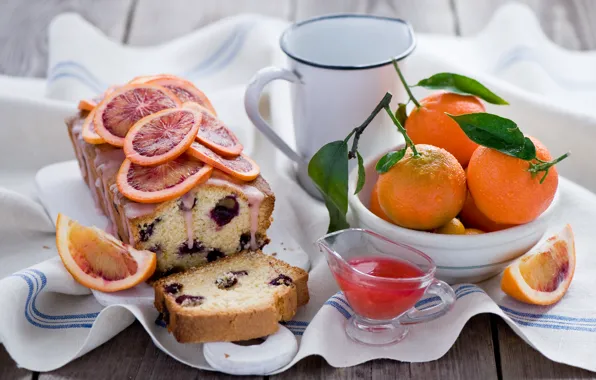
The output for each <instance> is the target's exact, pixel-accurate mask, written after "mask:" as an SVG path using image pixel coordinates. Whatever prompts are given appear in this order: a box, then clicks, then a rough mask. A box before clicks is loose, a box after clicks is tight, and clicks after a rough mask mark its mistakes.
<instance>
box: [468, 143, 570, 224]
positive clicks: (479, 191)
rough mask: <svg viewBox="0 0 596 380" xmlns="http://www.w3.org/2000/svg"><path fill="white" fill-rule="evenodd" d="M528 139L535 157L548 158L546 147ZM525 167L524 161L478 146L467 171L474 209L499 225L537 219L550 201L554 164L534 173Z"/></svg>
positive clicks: (554, 188) (556, 181) (555, 183)
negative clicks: (533, 147) (546, 169)
mask: <svg viewBox="0 0 596 380" xmlns="http://www.w3.org/2000/svg"><path fill="white" fill-rule="evenodd" d="M529 138H530V140H532V142H533V143H534V145H535V146H536V158H537V159H539V160H542V161H551V160H552V157H551V155H550V153H549V152H548V150H547V149H546V147H545V146H544V145H542V143H540V141H538V140H537V139H535V138H533V137H529ZM534 161H537V160H534ZM529 168H530V162H528V161H525V160H522V159H519V158H515V157H511V156H508V155H506V154H503V153H501V152H498V151H496V150H494V149H490V148H486V147H483V146H481V147H479V148H478V149H477V150H476V151H475V152H474V154H473V155H472V158H471V159H470V164H469V165H468V170H467V173H468V176H467V179H468V187H469V188H470V192H471V193H472V196H473V197H474V201H475V203H476V206H478V209H479V210H480V211H481V212H482V213H483V214H484V215H486V216H487V217H488V218H489V219H490V220H493V221H495V222H497V223H500V224H524V223H528V222H531V221H533V220H534V219H536V218H538V217H539V216H540V214H542V213H543V212H544V211H545V210H546V209H547V208H548V206H550V204H551V202H552V201H553V199H554V197H555V193H556V191H557V186H558V184H559V176H558V174H557V169H556V168H555V167H554V166H551V167H550V168H549V169H548V172H547V173H538V174H533V173H531V172H529V171H528V169H529ZM546 174H548V175H546ZM544 175H546V176H544ZM541 180H543V182H542V183H541Z"/></svg>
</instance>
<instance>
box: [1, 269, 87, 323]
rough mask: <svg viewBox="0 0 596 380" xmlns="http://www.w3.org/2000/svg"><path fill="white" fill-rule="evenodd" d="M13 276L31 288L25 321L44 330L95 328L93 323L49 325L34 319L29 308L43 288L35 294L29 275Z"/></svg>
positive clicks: (26, 304) (17, 274)
mask: <svg viewBox="0 0 596 380" xmlns="http://www.w3.org/2000/svg"><path fill="white" fill-rule="evenodd" d="M13 276H15V277H20V278H22V279H23V280H25V282H26V283H27V285H28V287H29V290H28V294H27V300H26V301H25V307H24V314H25V319H27V321H28V322H29V323H30V324H32V325H33V326H36V327H40V328H44V329H70V328H91V327H92V326H93V323H81V322H71V321H68V322H66V323H65V322H62V323H60V324H48V323H47V322H45V323H44V321H42V320H40V319H39V318H34V317H32V315H31V314H30V313H29V308H30V306H31V304H32V303H33V302H35V298H36V297H37V295H38V294H39V292H40V291H41V288H40V289H37V290H36V291H35V294H34V284H33V281H32V280H31V278H29V277H28V276H27V274H25V273H15V274H13Z"/></svg>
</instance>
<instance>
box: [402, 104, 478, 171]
mask: <svg viewBox="0 0 596 380" xmlns="http://www.w3.org/2000/svg"><path fill="white" fill-rule="evenodd" d="M420 105H421V107H419V108H414V110H412V112H411V113H410V115H409V116H408V119H407V120H406V125H405V127H406V130H407V131H408V135H409V136H410V138H411V139H412V141H413V142H414V144H429V145H434V146H437V147H439V148H443V149H445V150H447V151H448V152H449V153H451V154H453V155H454V156H455V158H456V159H457V160H458V161H459V163H460V164H461V165H462V166H463V167H466V165H468V162H469V161H470V157H471V156H472V153H474V150H476V148H477V147H478V144H476V143H475V142H473V141H472V140H470V138H468V136H466V134H465V133H464V131H462V129H461V128H460V127H459V125H458V124H457V122H456V121H455V120H453V119H451V118H450V117H449V116H447V115H446V114H445V113H449V114H452V115H455V116H459V115H464V114H468V113H478V112H485V111H486V110H485V108H484V105H483V104H482V103H481V102H480V100H479V99H478V98H476V97H475V96H471V95H460V94H454V93H451V92H437V93H434V94H432V95H429V96H427V97H426V98H424V99H422V100H421V101H420Z"/></svg>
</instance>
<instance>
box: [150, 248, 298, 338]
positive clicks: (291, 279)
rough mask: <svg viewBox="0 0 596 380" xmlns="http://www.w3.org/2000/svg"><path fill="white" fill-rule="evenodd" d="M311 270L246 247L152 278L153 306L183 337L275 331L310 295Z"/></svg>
mask: <svg viewBox="0 0 596 380" xmlns="http://www.w3.org/2000/svg"><path fill="white" fill-rule="evenodd" d="M307 282H308V273H307V272H305V271H304V270H302V269H300V268H296V267H292V266H290V265H288V264H287V263H285V262H283V261H280V260H278V259H276V258H274V257H272V256H268V255H265V254H263V253H262V252H261V251H244V252H241V253H239V254H236V255H234V256H230V257H226V258H224V259H222V260H218V261H216V262H213V263H211V264H208V265H206V266H202V267H199V268H195V269H192V270H189V271H187V272H184V273H179V274H174V275H171V276H168V277H165V278H162V279H160V280H159V281H157V282H155V283H154V289H155V307H156V308H157V310H158V311H159V312H160V313H161V315H162V317H163V320H164V321H165V322H166V323H167V326H168V330H169V331H170V332H171V333H172V334H173V335H174V337H175V338H176V340H177V341H178V342H181V343H201V342H216V341H239V340H248V339H254V338H260V337H263V336H267V335H271V334H273V333H275V332H276V331H277V329H278V322H279V321H287V320H290V319H291V318H292V317H293V316H294V315H295V314H296V309H297V307H298V306H301V305H304V304H306V303H307V302H308V300H309V295H308V286H307Z"/></svg>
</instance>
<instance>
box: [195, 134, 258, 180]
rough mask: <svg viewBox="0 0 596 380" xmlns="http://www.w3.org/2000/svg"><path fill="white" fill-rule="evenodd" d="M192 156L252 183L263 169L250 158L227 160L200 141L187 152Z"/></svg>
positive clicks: (242, 156)
mask: <svg viewBox="0 0 596 380" xmlns="http://www.w3.org/2000/svg"><path fill="white" fill-rule="evenodd" d="M187 153H188V154H189V155H190V156H192V157H194V158H196V159H197V160H201V161H203V162H204V163H206V164H208V165H211V166H213V167H214V168H217V169H219V170H221V171H222V172H224V173H227V174H229V175H231V176H232V177H235V178H238V179H240V180H243V181H252V180H253V179H255V178H257V177H258V176H259V173H260V172H261V169H260V168H259V165H257V163H256V162H254V161H253V160H252V159H251V158H250V157H248V156H246V155H244V154H240V155H239V156H236V157H234V158H225V157H222V156H220V155H219V154H217V153H215V152H214V151H212V150H211V149H209V148H208V147H206V146H204V145H202V144H201V143H199V142H198V141H194V142H193V143H192V145H191V146H190V148H189V149H188V152H187Z"/></svg>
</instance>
